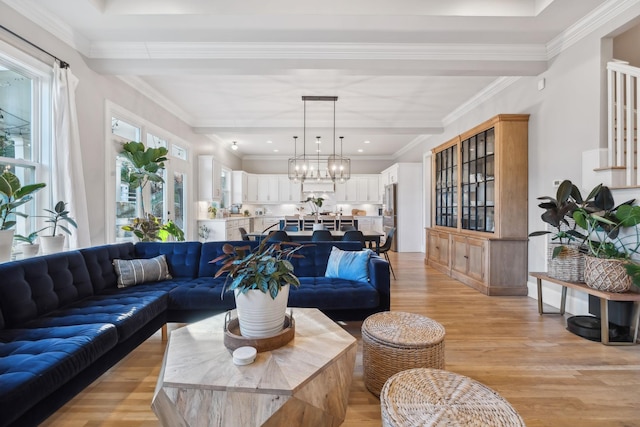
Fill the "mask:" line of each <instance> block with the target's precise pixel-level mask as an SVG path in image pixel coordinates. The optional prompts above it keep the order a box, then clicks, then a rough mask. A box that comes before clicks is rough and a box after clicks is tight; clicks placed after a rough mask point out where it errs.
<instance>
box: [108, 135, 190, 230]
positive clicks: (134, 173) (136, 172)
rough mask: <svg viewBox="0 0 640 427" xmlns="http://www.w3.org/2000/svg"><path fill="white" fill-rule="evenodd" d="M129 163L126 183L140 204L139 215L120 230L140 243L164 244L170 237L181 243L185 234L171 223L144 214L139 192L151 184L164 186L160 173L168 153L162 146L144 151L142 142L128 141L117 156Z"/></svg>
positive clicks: (149, 214)
mask: <svg viewBox="0 0 640 427" xmlns="http://www.w3.org/2000/svg"><path fill="white" fill-rule="evenodd" d="M120 154H121V155H122V156H123V157H124V158H125V159H127V160H128V166H129V171H128V172H129V173H128V174H127V175H126V181H127V182H128V183H129V187H130V188H131V189H135V190H136V192H137V194H138V198H139V200H140V201H141V202H140V216H139V217H137V218H135V219H134V220H133V221H132V222H131V223H130V224H127V225H123V226H122V229H123V230H125V231H130V232H132V233H133V234H134V235H135V236H136V237H137V238H138V239H140V240H141V241H147V242H149V241H158V240H161V241H166V240H168V238H169V236H173V237H174V238H175V239H176V240H178V241H183V240H184V232H183V231H182V229H180V227H178V226H177V225H176V224H175V223H174V222H172V221H167V222H166V223H162V221H161V220H160V218H157V217H156V216H154V215H153V214H151V213H148V212H146V210H145V208H144V203H143V202H142V191H143V190H144V188H145V187H146V186H147V185H149V184H150V183H152V182H155V183H164V178H163V177H162V170H163V169H164V167H165V164H164V163H165V162H166V161H168V158H167V154H168V150H167V149H166V148H165V147H157V148H151V147H149V148H146V147H145V146H144V144H143V143H142V142H136V141H129V142H127V143H125V144H123V145H122V151H121V153H120Z"/></svg>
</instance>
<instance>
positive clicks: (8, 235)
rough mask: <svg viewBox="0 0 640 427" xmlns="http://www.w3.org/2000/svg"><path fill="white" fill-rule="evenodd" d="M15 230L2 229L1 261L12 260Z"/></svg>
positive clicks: (0, 236)
mask: <svg viewBox="0 0 640 427" xmlns="http://www.w3.org/2000/svg"><path fill="white" fill-rule="evenodd" d="M14 232H15V230H0V262H7V261H10V260H11V248H12V247H13V234H14Z"/></svg>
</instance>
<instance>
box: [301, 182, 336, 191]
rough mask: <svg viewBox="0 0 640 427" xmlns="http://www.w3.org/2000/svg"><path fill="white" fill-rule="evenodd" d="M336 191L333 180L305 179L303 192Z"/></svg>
mask: <svg viewBox="0 0 640 427" xmlns="http://www.w3.org/2000/svg"><path fill="white" fill-rule="evenodd" d="M335 191H336V190H335V186H334V184H333V182H313V181H305V182H303V183H302V192H303V193H333V192H335Z"/></svg>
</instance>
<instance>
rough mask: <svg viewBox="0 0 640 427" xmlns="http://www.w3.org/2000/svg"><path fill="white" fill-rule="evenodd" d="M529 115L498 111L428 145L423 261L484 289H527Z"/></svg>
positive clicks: (492, 291) (495, 291)
mask: <svg viewBox="0 0 640 427" xmlns="http://www.w3.org/2000/svg"><path fill="white" fill-rule="evenodd" d="M528 120H529V116H528V115H526V114H501V115H498V116H495V117H493V118H491V119H490V120H487V121H486V122H484V123H482V124H480V125H478V126H476V127H474V128H473V129H470V130H468V131H467V132H465V133H463V134H461V135H459V136H457V137H455V138H453V139H452V140H450V141H448V142H446V143H444V144H442V145H440V146H439V147H436V148H435V149H434V150H433V157H432V158H433V164H432V168H433V177H432V183H433V188H432V227H431V228H428V229H427V242H431V244H427V252H433V251H437V254H436V253H431V254H430V253H427V256H426V257H425V259H426V262H427V264H429V265H432V266H433V267H434V268H437V269H438V270H440V271H443V272H445V273H448V274H450V275H451V276H452V277H455V278H457V279H459V280H460V281H462V282H464V283H467V284H469V285H471V286H472V287H474V288H476V289H478V290H480V291H481V292H484V293H486V294H487V295H526V293H527V287H526V282H527V229H528V227H527V210H528V208H527V195H528V188H527V187H528V183H527V174H528V172H527V163H528V161H527V145H528V142H527V139H528V138H527V130H528ZM445 239H448V240H449V242H448V243H445V242H444V240H445ZM436 242H437V244H436ZM443 248H447V250H448V251H449V253H448V254H447V255H446V256H445V254H443V253H442V250H443ZM501 257H504V258H502V259H500V258H501ZM506 260H508V263H507V264H504V263H505V262H507V261H506Z"/></svg>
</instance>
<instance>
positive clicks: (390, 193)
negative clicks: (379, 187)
mask: <svg viewBox="0 0 640 427" xmlns="http://www.w3.org/2000/svg"><path fill="white" fill-rule="evenodd" d="M383 202H384V210H383V212H382V213H383V215H382V226H383V227H384V232H385V233H387V232H388V231H389V229H390V228H395V229H396V230H397V229H398V224H397V221H398V211H397V208H398V184H389V185H385V187H384V200H383ZM391 250H392V251H397V250H398V233H397V232H396V234H395V236H393V242H392V243H391Z"/></svg>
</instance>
